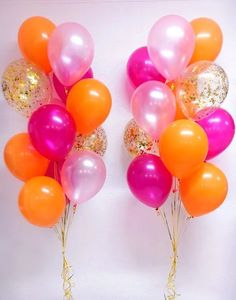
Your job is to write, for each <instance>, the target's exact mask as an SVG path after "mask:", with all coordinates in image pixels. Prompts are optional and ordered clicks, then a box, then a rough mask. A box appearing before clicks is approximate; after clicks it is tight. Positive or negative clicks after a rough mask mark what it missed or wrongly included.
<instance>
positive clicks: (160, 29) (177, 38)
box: [148, 15, 195, 80]
mask: <svg viewBox="0 0 236 300" xmlns="http://www.w3.org/2000/svg"><path fill="white" fill-rule="evenodd" d="M194 47H195V35H194V32H193V29H192V26H191V25H190V23H189V22H188V21H187V20H185V19H184V18H183V17H180V16H175V15H170V16H165V17H162V18H161V19H159V20H158V21H157V22H156V23H155V24H154V25H153V27H152V29H151V31H150V33H149V36H148V52H149V55H150V58H151V60H152V61H153V63H154V65H155V66H156V68H157V70H158V71H159V72H160V73H161V74H162V76H164V77H165V78H166V79H168V80H174V79H177V78H178V77H179V76H180V75H181V73H182V72H183V71H184V70H185V68H186V67H187V65H188V63H189V61H190V59H191V57H192V54H193V51H194Z"/></svg>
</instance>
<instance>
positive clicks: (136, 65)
mask: <svg viewBox="0 0 236 300" xmlns="http://www.w3.org/2000/svg"><path fill="white" fill-rule="evenodd" d="M127 74H128V77H129V79H130V81H131V82H132V83H133V85H134V86H135V87H138V86H139V85H140V84H142V83H144V82H146V81H150V80H157V81H161V82H165V81H166V80H165V78H164V77H163V76H162V75H161V74H160V73H159V72H158V71H157V69H156V67H155V66H154V64H153V62H152V61H151V59H150V57H149V54H148V50H147V47H141V48H138V49H137V50H135V51H134V52H133V53H132V54H131V55H130V57H129V60H128V63H127Z"/></svg>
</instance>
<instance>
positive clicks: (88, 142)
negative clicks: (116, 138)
mask: <svg viewBox="0 0 236 300" xmlns="http://www.w3.org/2000/svg"><path fill="white" fill-rule="evenodd" d="M106 149H107V136H106V132H105V130H104V129H103V128H102V127H98V128H96V129H95V130H94V131H93V132H92V133H89V134H77V136H76V138H75V143H74V146H73V150H75V151H80V150H90V151H93V152H95V153H97V154H98V155H100V156H103V155H104V154H105V152H106Z"/></svg>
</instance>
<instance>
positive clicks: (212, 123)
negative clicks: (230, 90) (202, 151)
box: [197, 108, 235, 160]
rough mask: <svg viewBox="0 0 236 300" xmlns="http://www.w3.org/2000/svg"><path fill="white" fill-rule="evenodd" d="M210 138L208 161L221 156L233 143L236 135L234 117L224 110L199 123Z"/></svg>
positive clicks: (217, 111)
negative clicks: (235, 134)
mask: <svg viewBox="0 0 236 300" xmlns="http://www.w3.org/2000/svg"><path fill="white" fill-rule="evenodd" d="M197 123H198V124H199V125H200V126H201V127H202V128H203V129H204V130H205V132H206V134H207V137H208V147H209V148H208V154H207V158H206V159H207V160H208V159H212V158H213V157H215V156H217V155H219V154H220V153H221V152H223V151H224V150H225V149H226V148H227V147H228V146H229V144H230V143H231V142H232V140H233V137H234V133H235V124H234V119H233V118H232V116H231V115H230V114H229V113H228V112H227V111H226V110H224V109H223V108H218V109H217V110H216V111H215V112H214V113H212V114H210V115H209V116H207V117H206V118H204V119H202V120H200V121H198V122H197Z"/></svg>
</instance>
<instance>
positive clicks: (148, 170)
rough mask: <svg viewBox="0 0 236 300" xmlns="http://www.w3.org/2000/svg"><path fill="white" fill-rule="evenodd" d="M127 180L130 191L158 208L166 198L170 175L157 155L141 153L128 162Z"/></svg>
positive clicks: (170, 180)
mask: <svg viewBox="0 0 236 300" xmlns="http://www.w3.org/2000/svg"><path fill="white" fill-rule="evenodd" d="M127 181H128V185H129V188H130V190H131V192H132V193H133V194H134V196H135V197H136V198H137V199H138V200H140V201H141V202H143V203H144V204H146V205H148V206H151V207H154V208H159V207H160V206H161V205H162V204H163V203H164V202H165V201H166V199H167V197H168V195H169V193H170V190H171V187H172V176H171V174H170V173H169V171H168V170H167V169H166V167H165V166H164V164H163V163H162V161H161V159H160V157H159V156H156V155H153V154H142V155H140V156H137V157H136V158H135V159H134V160H133V161H132V162H131V164H130V166H129V168H128V172H127Z"/></svg>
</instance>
